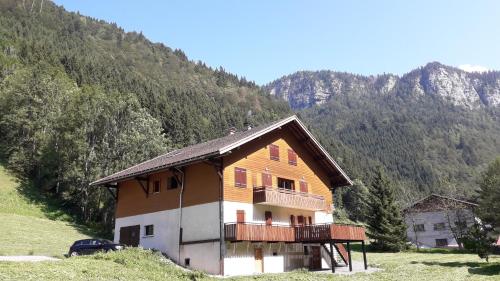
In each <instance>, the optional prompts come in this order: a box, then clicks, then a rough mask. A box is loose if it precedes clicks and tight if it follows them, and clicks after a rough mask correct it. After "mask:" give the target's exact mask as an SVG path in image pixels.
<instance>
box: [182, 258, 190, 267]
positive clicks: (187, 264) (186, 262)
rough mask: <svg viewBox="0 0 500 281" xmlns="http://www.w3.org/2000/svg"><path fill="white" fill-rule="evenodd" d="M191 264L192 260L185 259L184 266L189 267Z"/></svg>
mask: <svg viewBox="0 0 500 281" xmlns="http://www.w3.org/2000/svg"><path fill="white" fill-rule="evenodd" d="M190 264H191V259H190V258H185V259H184V266H189V265H190Z"/></svg>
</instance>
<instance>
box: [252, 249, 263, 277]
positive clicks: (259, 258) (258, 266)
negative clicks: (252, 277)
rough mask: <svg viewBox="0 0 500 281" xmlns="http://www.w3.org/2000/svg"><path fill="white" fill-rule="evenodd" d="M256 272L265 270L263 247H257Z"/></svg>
mask: <svg viewBox="0 0 500 281" xmlns="http://www.w3.org/2000/svg"><path fill="white" fill-rule="evenodd" d="M254 254H255V272H259V273H261V272H264V259H263V257H262V248H255V252H254Z"/></svg>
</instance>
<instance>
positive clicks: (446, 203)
mask: <svg viewBox="0 0 500 281" xmlns="http://www.w3.org/2000/svg"><path fill="white" fill-rule="evenodd" d="M474 207H477V204H475V203H472V202H468V201H464V200H460V199H456V198H452V197H448V196H443V195H439V194H435V193H433V194H431V195H429V196H426V197H424V198H423V199H420V200H418V201H416V202H414V203H413V204H411V205H410V206H408V207H406V208H405V209H404V210H403V211H404V212H429V211H440V210H448V209H458V208H474Z"/></svg>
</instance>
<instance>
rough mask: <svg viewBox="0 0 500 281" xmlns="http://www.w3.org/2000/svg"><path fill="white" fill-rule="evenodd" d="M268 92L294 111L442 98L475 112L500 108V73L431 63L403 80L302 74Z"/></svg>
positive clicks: (269, 87) (272, 86) (268, 87)
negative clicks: (357, 99)
mask: <svg viewBox="0 0 500 281" xmlns="http://www.w3.org/2000/svg"><path fill="white" fill-rule="evenodd" d="M264 89H265V90H266V91H267V92H268V93H270V94H271V95H274V96H278V97H281V98H283V99H285V100H287V101H288V102H289V104H290V105H291V107H292V108H294V109H302V108H307V107H311V106H313V105H321V104H324V103H326V102H327V101H328V100H329V99H330V98H331V97H332V96H335V95H388V94H395V95H405V96H406V95H411V96H413V97H414V98H423V97H426V96H437V97H441V98H443V99H444V100H446V101H449V102H451V103H452V104H454V105H456V106H463V107H466V108H470V109H474V108H478V107H482V106H486V107H489V106H495V107H497V106H500V73H499V72H486V73H469V72H465V71H463V70H461V69H458V68H455V67H451V66H447V65H443V64H441V63H439V62H431V63H428V64H427V65H425V66H423V67H420V68H418V69H415V70H413V71H410V72H409V73H407V74H404V75H403V76H401V77H400V76H396V75H392V74H383V75H377V76H362V75H355V74H351V73H345V72H335V71H327V70H323V71H316V72H313V71H301V72H296V73H294V74H291V75H287V76H284V77H282V78H280V79H278V80H275V81H273V82H271V83H269V84H268V85H266V86H264Z"/></svg>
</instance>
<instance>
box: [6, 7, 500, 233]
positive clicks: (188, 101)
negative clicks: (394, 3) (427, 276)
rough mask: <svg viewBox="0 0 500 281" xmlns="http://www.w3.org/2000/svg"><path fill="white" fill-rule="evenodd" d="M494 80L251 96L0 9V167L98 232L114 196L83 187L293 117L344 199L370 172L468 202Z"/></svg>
mask: <svg viewBox="0 0 500 281" xmlns="http://www.w3.org/2000/svg"><path fill="white" fill-rule="evenodd" d="M499 81H500V74H499V73H498V72H489V73H484V74H477V73H475V74H471V73H466V72H463V71H461V70H459V69H456V68H452V67H448V66H444V65H441V64H439V63H431V64H429V65H427V66H425V67H423V68H420V69H417V70H414V71H412V72H410V73H408V74H406V75H403V76H401V77H399V76H395V75H379V76H370V77H366V76H361V75H353V74H349V73H338V72H332V71H320V72H298V73H295V74H292V75H289V76H286V77H283V78H281V79H279V80H276V81H274V82H272V83H270V84H269V85H267V86H264V87H258V86H257V85H255V84H254V83H253V82H249V81H247V80H246V79H245V78H241V77H237V76H236V75H233V74H231V73H228V72H226V71H225V70H224V69H222V68H218V69H212V68H210V67H207V66H206V65H205V64H204V63H202V62H193V61H190V60H189V59H188V58H187V57H186V55H185V54H184V53H183V52H182V51H181V50H172V49H170V48H168V47H167V46H164V45H163V44H158V43H153V42H151V41H149V40H147V39H146V38H145V37H144V36H143V35H142V34H141V33H135V32H125V31H124V30H123V29H121V28H119V27H118V26H117V25H116V24H113V23H107V22H104V21H101V20H97V19H93V18H90V17H86V16H82V15H80V14H78V13H70V12H67V11H65V10H64V8H63V7H59V6H56V5H54V4H53V3H52V2H50V1H42V0H34V1H15V0H0V164H6V165H7V166H8V167H9V168H10V169H11V170H12V171H14V172H17V174H18V175H19V176H21V177H23V178H24V179H26V181H27V182H31V183H33V184H34V185H35V186H36V187H38V188H39V189H40V190H42V192H43V193H44V194H46V195H47V196H51V197H55V198H58V199H59V200H61V203H62V204H63V205H64V206H65V208H67V209H70V210H72V211H73V213H74V214H75V215H77V216H78V217H80V218H82V219H83V220H84V221H85V222H87V223H103V225H106V226H110V225H111V224H109V221H110V220H111V219H112V216H113V202H112V201H113V200H112V198H111V196H109V194H108V193H107V191H106V190H105V189H102V188H89V186H88V184H89V182H91V181H93V180H95V179H96V178H99V177H101V176H103V175H107V174H110V173H112V172H115V171H117V170H120V169H123V168H125V167H127V166H129V165H131V164H134V163H137V162H139V161H142V160H144V159H147V158H150V157H153V156H156V155H158V154H160V153H164V152H166V151H169V150H171V149H174V148H175V147H182V146H185V145H188V144H193V143H197V142H200V141H204V140H207V139H212V138H215V137H219V136H222V135H224V134H226V133H227V130H228V128H230V127H233V126H234V127H237V128H243V127H244V124H245V123H246V122H250V123H251V124H252V125H258V124H261V123H264V122H268V121H272V120H275V119H277V118H280V117H283V116H287V115H290V114H291V113H292V112H293V111H292V110H291V108H293V109H294V110H295V111H296V112H297V113H298V114H299V115H300V116H301V118H303V119H304V120H305V122H306V123H307V124H309V125H310V129H311V130H313V132H314V133H315V134H316V135H317V136H318V138H319V139H320V141H321V142H322V143H323V144H324V145H325V147H326V148H327V149H328V150H329V152H330V153H331V154H332V155H333V156H334V158H335V159H337V160H338V161H339V162H340V164H341V166H342V167H344V168H345V169H346V170H347V171H348V173H349V175H350V176H351V177H352V178H355V179H356V181H355V182H356V185H355V186H354V187H353V188H351V189H349V190H354V191H355V190H363V188H364V184H365V183H368V182H369V181H370V180H371V176H372V174H374V173H373V172H374V171H375V170H376V169H377V167H378V166H383V167H384V168H385V169H386V170H387V172H388V174H389V176H390V177H391V178H392V179H393V180H395V181H396V183H397V186H398V187H399V193H397V194H396V195H397V197H398V199H399V200H400V201H401V200H410V199H414V198H417V197H422V196H423V195H424V194H426V193H429V192H438V193H447V194H453V195H454V196H464V197H471V196H472V195H473V193H474V189H475V186H476V184H475V180H476V177H477V175H478V174H479V173H480V172H481V171H482V170H483V169H484V167H485V164H487V163H489V162H490V160H492V159H493V158H494V157H495V156H496V155H498V154H500V122H499V121H500V120H499V119H500V113H499V110H500V82H499ZM340 192H342V191H340ZM345 192H346V191H345V190H344V196H343V197H344V198H345V199H346V204H348V202H350V203H351V204H353V203H352V202H360V201H359V198H357V197H356V196H355V195H353V194H350V193H345ZM336 198H341V197H336ZM353 198H354V199H353ZM356 198H357V199H356ZM356 200H358V201H356ZM356 204H357V203H356ZM360 204H361V203H360ZM351 210H359V205H355V206H354V207H352V206H351ZM359 213H360V212H358V211H357V212H354V213H352V214H351V215H352V217H355V219H356V218H357V216H358V215H359Z"/></svg>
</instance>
